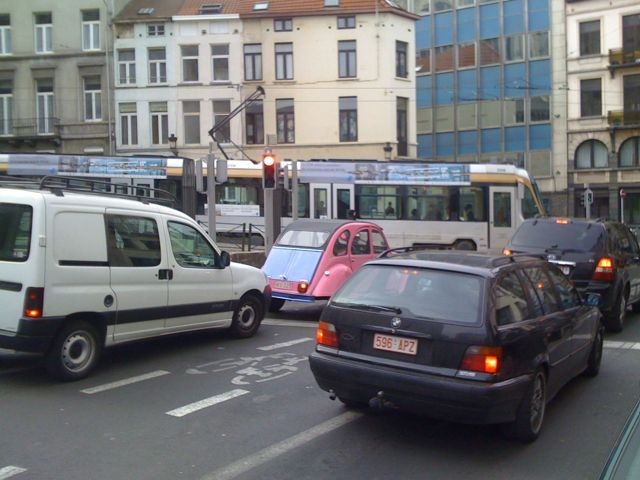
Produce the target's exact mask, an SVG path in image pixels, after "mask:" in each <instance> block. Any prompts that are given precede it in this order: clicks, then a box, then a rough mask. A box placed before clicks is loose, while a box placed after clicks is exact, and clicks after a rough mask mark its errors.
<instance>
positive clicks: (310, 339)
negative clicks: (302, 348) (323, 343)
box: [258, 338, 313, 351]
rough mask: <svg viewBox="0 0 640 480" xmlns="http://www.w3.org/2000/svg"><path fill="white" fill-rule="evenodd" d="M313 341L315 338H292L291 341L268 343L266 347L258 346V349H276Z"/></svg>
mask: <svg viewBox="0 0 640 480" xmlns="http://www.w3.org/2000/svg"><path fill="white" fill-rule="evenodd" d="M311 341H313V338H298V339H297V340H291V341H289V342H282V343H275V344H273V345H267V346H266V347H258V350H265V351H267V350H275V349H277V348H283V347H290V346H291V345H296V344H298V343H304V342H311Z"/></svg>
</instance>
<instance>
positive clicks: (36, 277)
mask: <svg viewBox="0 0 640 480" xmlns="http://www.w3.org/2000/svg"><path fill="white" fill-rule="evenodd" d="M0 193H1V194H2V195H1V196H0V305H2V313H1V314H0V330H5V331H9V332H16V331H17V330H18V324H19V320H20V318H21V317H22V313H23V308H24V297H25V292H26V290H27V288H29V287H43V286H44V285H43V282H44V262H43V261H41V260H42V258H43V256H44V248H42V249H41V248H40V247H39V244H38V241H39V240H38V239H39V237H40V235H42V236H43V238H44V231H43V230H42V229H40V226H41V225H42V228H44V224H43V222H42V220H43V218H44V214H43V211H44V202H43V200H42V197H41V195H39V194H35V193H33V192H28V191H17V190H2V192H0Z"/></svg>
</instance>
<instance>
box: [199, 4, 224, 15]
mask: <svg viewBox="0 0 640 480" xmlns="http://www.w3.org/2000/svg"><path fill="white" fill-rule="evenodd" d="M218 13H222V5H221V4H219V3H209V4H205V5H201V6H200V9H199V10H198V15H215V14H218Z"/></svg>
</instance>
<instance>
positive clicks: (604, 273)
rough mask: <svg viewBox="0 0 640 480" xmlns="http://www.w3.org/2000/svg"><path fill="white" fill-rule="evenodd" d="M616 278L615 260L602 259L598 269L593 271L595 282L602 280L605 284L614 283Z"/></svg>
mask: <svg viewBox="0 0 640 480" xmlns="http://www.w3.org/2000/svg"><path fill="white" fill-rule="evenodd" d="M614 276H615V270H614V263H613V258H609V257H602V258H601V259H600V260H599V261H598V264H597V265H596V269H595V270H594V271H593V277H592V279H593V280H601V281H603V282H613V279H614Z"/></svg>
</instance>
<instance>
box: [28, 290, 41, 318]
mask: <svg viewBox="0 0 640 480" xmlns="http://www.w3.org/2000/svg"><path fill="white" fill-rule="evenodd" d="M43 304H44V288H42V287H29V288H27V293H26V294H25V296H24V316H25V317H29V318H40V317H41V316H42V305H43Z"/></svg>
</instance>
